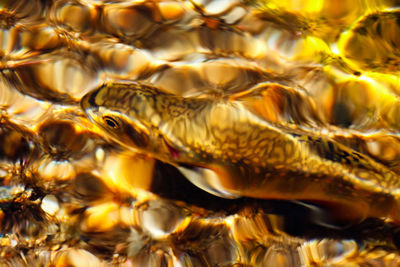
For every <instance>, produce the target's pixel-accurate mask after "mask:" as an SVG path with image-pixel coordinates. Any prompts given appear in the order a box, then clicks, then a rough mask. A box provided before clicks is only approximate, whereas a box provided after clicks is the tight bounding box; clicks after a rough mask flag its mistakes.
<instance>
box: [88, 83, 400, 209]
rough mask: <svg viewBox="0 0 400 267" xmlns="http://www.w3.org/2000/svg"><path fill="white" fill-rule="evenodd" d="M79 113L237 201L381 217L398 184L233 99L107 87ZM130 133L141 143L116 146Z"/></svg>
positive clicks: (378, 168) (381, 170)
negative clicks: (113, 124) (210, 177)
mask: <svg viewBox="0 0 400 267" xmlns="http://www.w3.org/2000/svg"><path fill="white" fill-rule="evenodd" d="M82 107H83V108H84V109H85V110H86V112H87V114H88V116H89V117H90V118H91V119H92V120H93V121H94V122H95V123H96V124H97V125H99V126H100V127H101V128H103V129H104V130H105V132H107V133H108V134H109V135H110V136H112V137H114V140H116V141H117V142H120V143H122V144H123V145H124V144H125V145H126V146H128V147H135V148H139V149H140V150H141V151H143V152H146V153H149V154H152V155H153V156H154V157H156V158H159V159H161V160H163V161H166V162H169V163H172V164H175V165H176V164H178V165H179V164H186V165H194V166H201V167H205V168H209V169H212V170H214V171H215V172H216V173H217V174H218V176H219V181H218V182H219V184H220V186H221V187H222V188H224V189H225V190H227V191H228V192H231V193H233V194H237V195H243V196H249V197H256V198H274V199H305V200H316V201H323V202H340V203H342V204H343V205H358V204H359V206H358V208H360V210H362V212H367V214H368V213H369V215H371V214H375V213H377V214H378V215H381V213H382V212H383V213H387V212H390V211H389V210H390V206H391V203H392V201H393V199H394V198H393V196H394V195H397V192H398V188H399V185H400V180H399V177H398V175H397V174H395V173H394V172H392V171H391V170H389V169H388V168H386V167H385V166H384V165H382V164H380V163H377V162H375V161H374V160H372V159H371V158H369V157H368V156H365V155H363V154H361V153H359V152H356V151H354V150H352V149H350V148H348V147H346V146H344V145H342V144H340V143H337V142H335V141H333V140H332V139H331V138H329V137H324V136H318V135H315V134H313V133H311V132H306V131H305V130H300V129H298V128H294V127H293V128H291V127H288V126H287V125H286V126H282V125H279V124H276V123H271V122H268V121H265V120H263V119H262V118H260V117H258V116H256V115H255V114H253V113H251V112H249V111H248V110H247V109H246V108H245V107H244V106H243V104H242V103H241V101H240V100H237V101H229V100H224V99H199V98H183V97H180V96H175V95H172V94H168V93H164V92H162V91H160V90H158V89H156V88H154V87H152V86H149V85H144V84H138V83H111V84H106V85H103V86H102V87H101V88H99V89H97V90H95V91H94V92H92V93H89V94H88V95H86V96H85V97H84V98H83V100H82ZM108 116H111V117H114V118H115V119H119V120H120V122H122V123H123V124H124V125H130V126H129V127H128V126H124V127H123V129H130V130H129V131H127V130H125V131H122V132H119V133H114V132H113V129H111V128H110V127H107V125H105V123H104V120H103V118H104V117H108ZM137 124H138V125H140V127H137ZM126 127H128V128H126ZM132 129H135V131H132ZM133 132H134V134H133V135H138V136H139V135H143V136H144V135H148V142H146V143H145V144H135V138H134V139H133V143H132V144H130V145H129V144H127V143H126V142H124V140H128V139H127V138H129V135H131V136H132V133H133ZM138 132H139V133H138ZM127 136H128V137H127ZM131 139H132V138H131ZM357 203H358V204H357ZM367 207H369V209H370V211H363V209H365V210H368V208H367ZM383 207H385V208H383Z"/></svg>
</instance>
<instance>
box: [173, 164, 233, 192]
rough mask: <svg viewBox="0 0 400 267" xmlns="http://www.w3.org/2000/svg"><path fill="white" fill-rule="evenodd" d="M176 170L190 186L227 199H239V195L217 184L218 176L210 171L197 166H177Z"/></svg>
mask: <svg viewBox="0 0 400 267" xmlns="http://www.w3.org/2000/svg"><path fill="white" fill-rule="evenodd" d="M177 169H178V170H179V171H180V172H181V173H182V174H183V175H184V176H185V177H186V178H187V179H188V180H189V181H190V182H191V183H192V184H194V185H195V186H197V187H199V188H200V189H202V190H204V191H206V192H208V193H210V194H212V195H215V196H218V197H221V198H228V199H235V198H240V197H241V196H240V195H237V194H234V193H231V192H228V191H226V190H225V189H224V188H223V187H222V186H221V184H220V182H219V181H220V177H219V176H218V174H217V173H216V172H215V171H213V170H211V169H208V168H203V167H197V166H190V167H187V166H177Z"/></svg>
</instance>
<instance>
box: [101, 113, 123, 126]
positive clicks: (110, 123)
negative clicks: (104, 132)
mask: <svg viewBox="0 0 400 267" xmlns="http://www.w3.org/2000/svg"><path fill="white" fill-rule="evenodd" d="M103 121H104V122H105V123H106V124H107V125H108V126H109V127H111V128H113V129H117V128H119V127H120V124H119V122H118V121H117V120H116V119H114V118H113V117H111V116H103Z"/></svg>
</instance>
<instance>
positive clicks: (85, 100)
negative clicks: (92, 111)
mask: <svg viewBox="0 0 400 267" xmlns="http://www.w3.org/2000/svg"><path fill="white" fill-rule="evenodd" d="M98 93H99V90H94V91H92V92H89V93H87V94H86V95H84V96H83V97H82V99H81V103H80V104H81V108H82V109H83V110H85V111H86V110H87V109H89V108H98V107H99V105H97V103H96V96H97V94H98Z"/></svg>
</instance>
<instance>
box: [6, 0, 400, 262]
mask: <svg viewBox="0 0 400 267" xmlns="http://www.w3.org/2000/svg"><path fill="white" fill-rule="evenodd" d="M398 4H399V3H398V2H397V1H383V0H382V1H378V0H377V1H362V0H352V1H346V2H345V3H338V2H337V1H306V2H302V3H301V5H299V4H297V3H295V1H294V2H293V1H282V0H281V1H257V0H254V1H235V0H232V1H231V0H229V1H200V0H199V1H198V0H196V1H96V0H81V1H67V0H60V1H39V0H38V1H36V0H30V1H28V0H25V1H24V0H19V1H7V0H2V1H0V185H1V187H0V223H1V227H0V229H1V230H0V234H1V235H0V244H1V246H0V247H1V248H0V259H1V260H0V263H1V265H4V266H32V265H34V264H37V265H48V264H51V265H54V266H64V265H68V266H89V265H90V264H91V265H92V266H111V265H121V266H217V265H218V266H301V265H305V266H307V265H313V266H314V265H315V266H358V265H360V264H364V265H368V264H371V265H374V266H375V265H376V266H381V265H382V266H391V265H396V264H398V262H399V254H398V246H399V235H398V226H397V224H396V222H393V221H391V219H390V218H388V217H386V218H368V219H366V220H365V221H363V222H359V223H356V224H350V225H347V224H345V225H343V224H340V223H338V222H337V221H336V220H335V219H336V218H335V217H334V216H333V214H334V213H332V212H331V211H332V210H333V211H335V206H333V207H328V208H327V207H325V206H324V205H320V204H321V203H293V202H285V201H276V200H260V199H252V198H239V199H235V200H228V199H221V198H218V197H216V196H213V195H211V194H209V193H207V192H205V191H203V190H201V189H199V188H197V187H195V186H194V185H193V184H191V183H190V182H188V181H187V179H185V178H184V177H183V176H182V174H181V173H180V172H179V171H178V170H177V169H176V168H174V167H173V166H171V165H168V164H166V163H163V162H161V161H158V160H156V159H154V158H153V157H150V156H149V155H146V154H141V153H137V154H135V155H132V153H130V152H127V151H126V149H124V148H122V147H121V146H119V145H118V144H116V143H115V142H114V141H113V140H111V139H110V138H108V137H107V136H106V135H105V134H104V133H103V132H102V131H100V130H99V129H98V128H97V127H96V126H94V125H93V124H92V123H90V122H89V121H88V119H87V117H86V115H85V114H84V112H83V111H82V110H81V108H80V106H79V101H80V99H81V98H82V97H83V96H84V95H85V94H86V93H88V92H90V91H91V90H93V89H95V88H96V87H97V86H99V85H101V84H103V83H107V82H111V81H125V82H126V81H141V82H147V83H151V84H152V85H154V86H156V87H157V88H159V89H161V90H163V91H166V92H169V93H173V94H176V95H180V96H184V97H197V98H199V99H200V98H208V99H230V100H232V99H245V102H246V103H247V104H246V105H247V106H246V108H247V109H248V110H250V111H251V112H254V113H255V114H257V116H259V117H260V118H262V119H263V120H266V121H268V122H272V123H277V124H280V125H288V126H291V127H292V126H293V127H298V128H300V129H303V130H305V131H310V132H314V133H317V134H318V135H320V136H322V137H326V136H328V135H330V136H331V138H333V139H334V140H335V141H336V142H338V143H341V144H343V145H345V146H347V147H349V148H351V149H353V150H356V151H358V152H359V153H362V154H363V155H366V156H367V157H370V158H371V159H373V160H374V161H376V162H379V163H380V164H382V165H384V166H385V168H387V169H388V170H390V171H391V172H393V173H395V174H399V172H400V170H399V163H398V162H399V159H400V143H399V138H398V130H399V128H400V122H399V120H398V117H399V116H398V112H399V100H398V99H399V98H398V96H399V92H400V87H399V82H398V78H397V75H398V72H399V53H398V49H397V47H398V45H399V42H400V41H399V40H398V38H399V37H398V36H399V35H398V34H397V33H398V32H399V29H398V28H399V16H400V15H399V14H400V13H399V11H398V9H397V5H398ZM261 89H267V90H265V91H264V93H260V90H261ZM338 190H339V189H338ZM328 206H329V205H328ZM323 207H324V208H323Z"/></svg>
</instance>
